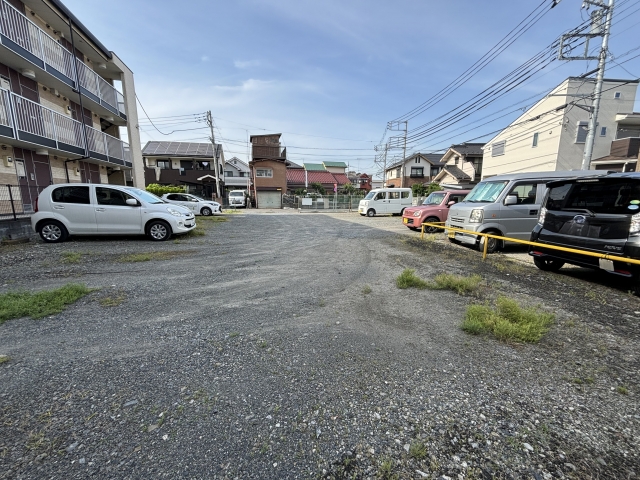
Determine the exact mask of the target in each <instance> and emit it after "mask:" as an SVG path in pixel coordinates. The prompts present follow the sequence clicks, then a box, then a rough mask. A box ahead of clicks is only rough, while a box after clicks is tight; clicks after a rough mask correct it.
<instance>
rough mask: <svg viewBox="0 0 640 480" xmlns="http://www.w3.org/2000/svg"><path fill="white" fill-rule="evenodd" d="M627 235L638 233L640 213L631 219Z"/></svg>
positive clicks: (639, 230)
mask: <svg viewBox="0 0 640 480" xmlns="http://www.w3.org/2000/svg"><path fill="white" fill-rule="evenodd" d="M629 233H630V234H631V233H640V213H636V214H635V215H633V216H632V217H631V225H629Z"/></svg>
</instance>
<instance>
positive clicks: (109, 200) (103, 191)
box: [96, 187, 133, 207]
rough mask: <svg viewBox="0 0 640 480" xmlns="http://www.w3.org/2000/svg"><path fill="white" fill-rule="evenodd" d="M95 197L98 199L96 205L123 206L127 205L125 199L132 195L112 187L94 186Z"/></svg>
mask: <svg viewBox="0 0 640 480" xmlns="http://www.w3.org/2000/svg"><path fill="white" fill-rule="evenodd" d="M96 198H97V199H98V205H116V206H120V207H124V206H127V199H128V198H133V197H132V196H131V195H128V194H126V193H124V192H122V191H120V190H115V189H113V188H105V187H96Z"/></svg>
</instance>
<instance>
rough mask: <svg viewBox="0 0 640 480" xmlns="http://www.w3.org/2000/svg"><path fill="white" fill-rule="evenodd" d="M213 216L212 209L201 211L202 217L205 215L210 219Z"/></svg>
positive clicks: (206, 208)
mask: <svg viewBox="0 0 640 480" xmlns="http://www.w3.org/2000/svg"><path fill="white" fill-rule="evenodd" d="M211 214H213V212H212V211H211V209H210V208H209V207H204V208H203V209H202V210H200V215H203V216H205V217H208V216H210V215H211Z"/></svg>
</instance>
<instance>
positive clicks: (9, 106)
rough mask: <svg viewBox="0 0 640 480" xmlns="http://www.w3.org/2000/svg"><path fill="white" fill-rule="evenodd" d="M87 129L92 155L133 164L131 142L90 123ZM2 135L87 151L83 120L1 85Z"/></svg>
mask: <svg viewBox="0 0 640 480" xmlns="http://www.w3.org/2000/svg"><path fill="white" fill-rule="evenodd" d="M7 127H8V128H7ZM85 133H86V138H87V149H88V150H89V156H90V157H91V158H95V159H97V160H104V161H107V162H111V163H116V164H118V165H124V166H128V167H130V166H131V151H130V148H129V145H128V144H127V143H125V142H123V141H122V140H120V139H119V138H116V137H113V136H111V135H108V134H106V133H104V132H101V131H100V130H96V129H95V128H93V127H90V126H88V125H85ZM0 135H2V136H9V137H12V138H16V139H18V140H22V141H25V142H29V143H34V144H36V145H42V146H45V147H49V148H55V149H57V150H62V151H64V152H69V153H75V154H76V155H83V156H84V155H85V153H86V150H85V140H84V134H83V132H82V123H81V122H79V121H77V120H74V119H73V118H71V117H69V116H67V115H64V114H62V113H59V112H56V111H55V110H52V109H50V108H47V107H45V106H43V105H40V104H39V103H36V102H33V101H31V100H29V99H27V98H24V97H21V96H20V95H16V94H15V93H10V92H8V91H7V90H3V89H0Z"/></svg>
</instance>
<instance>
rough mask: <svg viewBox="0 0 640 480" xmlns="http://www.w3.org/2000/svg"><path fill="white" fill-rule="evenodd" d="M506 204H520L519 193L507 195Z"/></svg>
mask: <svg viewBox="0 0 640 480" xmlns="http://www.w3.org/2000/svg"><path fill="white" fill-rule="evenodd" d="M504 204H505V205H517V204H518V196H517V195H507V198H505V199H504Z"/></svg>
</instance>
